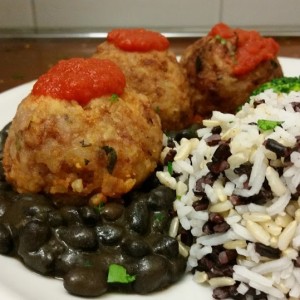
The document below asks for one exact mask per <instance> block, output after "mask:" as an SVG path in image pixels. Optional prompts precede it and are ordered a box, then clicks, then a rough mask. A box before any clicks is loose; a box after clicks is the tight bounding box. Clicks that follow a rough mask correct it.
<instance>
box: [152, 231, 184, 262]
mask: <svg viewBox="0 0 300 300" xmlns="http://www.w3.org/2000/svg"><path fill="white" fill-rule="evenodd" d="M152 247H153V251H154V252H155V253H157V254H161V255H164V256H166V257H168V258H175V257H177V256H178V254H179V249H178V242H177V240H176V239H174V238H172V237H170V236H163V237H161V238H160V239H159V240H157V241H156V242H155V243H154V244H153V246H152Z"/></svg>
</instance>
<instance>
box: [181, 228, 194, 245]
mask: <svg viewBox="0 0 300 300" xmlns="http://www.w3.org/2000/svg"><path fill="white" fill-rule="evenodd" d="M180 241H181V242H182V243H184V244H185V245H187V246H192V244H193V243H194V237H193V235H192V233H191V231H189V230H184V229H181V231H180Z"/></svg>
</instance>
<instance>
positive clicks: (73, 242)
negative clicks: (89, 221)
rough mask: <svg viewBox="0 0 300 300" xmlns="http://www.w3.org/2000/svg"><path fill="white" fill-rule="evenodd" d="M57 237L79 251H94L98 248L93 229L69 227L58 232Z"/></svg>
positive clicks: (77, 226) (79, 226) (78, 226)
mask: <svg viewBox="0 0 300 300" xmlns="http://www.w3.org/2000/svg"><path fill="white" fill-rule="evenodd" d="M58 234H59V237H60V238H61V239H62V240H63V241H64V242H66V243H67V244H68V245H69V246H70V247H72V248H74V249H81V250H88V251H91V250H95V249H96V248H97V246H98V242H97V235H96V232H95V230H94V228H89V227H86V226H83V225H71V226H69V227H64V228H60V229H59V230H58Z"/></svg>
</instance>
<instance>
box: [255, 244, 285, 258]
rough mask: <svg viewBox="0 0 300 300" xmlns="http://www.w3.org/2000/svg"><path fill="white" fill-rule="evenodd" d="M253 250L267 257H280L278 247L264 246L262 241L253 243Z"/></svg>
mask: <svg viewBox="0 0 300 300" xmlns="http://www.w3.org/2000/svg"><path fill="white" fill-rule="evenodd" d="M255 251H256V252H257V253H259V254H260V255H261V256H265V257H268V258H274V259H277V258H280V255H281V251H280V250H279V249H278V248H273V247H271V246H266V245H264V244H262V243H255Z"/></svg>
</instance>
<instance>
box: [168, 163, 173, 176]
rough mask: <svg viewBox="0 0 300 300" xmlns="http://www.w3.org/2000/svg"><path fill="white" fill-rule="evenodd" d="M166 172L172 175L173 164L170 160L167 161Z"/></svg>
mask: <svg viewBox="0 0 300 300" xmlns="http://www.w3.org/2000/svg"><path fill="white" fill-rule="evenodd" d="M168 172H169V174H170V175H171V176H172V174H173V164H172V162H171V161H168Z"/></svg>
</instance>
